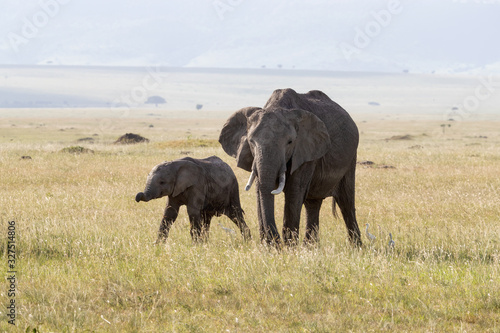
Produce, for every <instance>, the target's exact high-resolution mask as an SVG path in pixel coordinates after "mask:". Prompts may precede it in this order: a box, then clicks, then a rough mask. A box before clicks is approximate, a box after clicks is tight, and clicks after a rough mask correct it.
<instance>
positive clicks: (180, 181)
mask: <svg viewBox="0 0 500 333" xmlns="http://www.w3.org/2000/svg"><path fill="white" fill-rule="evenodd" d="M200 169H201V167H200V166H198V165H196V164H195V163H193V162H191V161H188V160H178V161H174V162H163V163H160V164H158V165H157V166H155V167H154V168H153V170H151V172H150V173H149V175H148V179H147V182H146V188H145V190H144V192H139V193H137V195H136V197H135V201H137V202H139V201H145V202H147V201H149V200H152V199H158V198H161V197H164V196H172V197H176V196H178V195H179V194H181V193H182V192H184V191H185V190H186V189H188V188H189V187H191V186H193V185H195V184H196V183H197V181H198V176H197V175H199V174H201V170H200Z"/></svg>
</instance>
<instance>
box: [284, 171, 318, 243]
mask: <svg viewBox="0 0 500 333" xmlns="http://www.w3.org/2000/svg"><path fill="white" fill-rule="evenodd" d="M314 166H315V163H311V162H310V163H304V164H303V165H302V166H301V167H300V168H299V169H297V170H296V171H295V172H294V174H293V176H290V177H289V179H288V180H287V183H286V186H285V214H284V217H283V239H284V240H285V243H286V244H287V245H297V244H298V242H299V226H300V213H301V211H302V205H303V204H304V202H305V199H306V194H307V191H308V190H309V186H310V184H311V175H312V174H313V172H314Z"/></svg>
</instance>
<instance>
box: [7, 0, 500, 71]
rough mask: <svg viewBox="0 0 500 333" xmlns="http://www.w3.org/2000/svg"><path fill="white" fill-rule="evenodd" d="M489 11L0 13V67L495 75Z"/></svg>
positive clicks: (205, 5)
mask: <svg viewBox="0 0 500 333" xmlns="http://www.w3.org/2000/svg"><path fill="white" fill-rule="evenodd" d="M498 17H500V1H472V0H470V1H468V0H440V1H432V0H420V1H405V0H401V1H396V0H382V1H381V0H370V1H367V0H352V1H341V0H336V1H332V0H313V1H305V0H300V1H299V0H287V1H264V0H252V1H245V0H210V1H206V0H189V1H181V0H169V1H164V0H146V1H141V2H139V1H132V0H108V1H105V2H102V1H97V0H88V1H69V0H43V1H40V2H39V1H33V2H19V1H15V0H6V1H3V2H2V11H1V12H0V31H1V32H2V34H1V35H2V38H1V39H0V64H11V65H33V64H46V65H91V66H95V65H106V66H145V65H153V64H154V65H163V66H173V67H212V68H268V69H280V68H281V69H312V70H337V71H338V70H341V71H379V72H413V73H432V72H439V73H443V72H445V73H463V72H466V73H481V72H488V73H491V72H496V73H500V43H498V42H497V38H495V36H494V34H495V33H498V31H500V20H498Z"/></svg>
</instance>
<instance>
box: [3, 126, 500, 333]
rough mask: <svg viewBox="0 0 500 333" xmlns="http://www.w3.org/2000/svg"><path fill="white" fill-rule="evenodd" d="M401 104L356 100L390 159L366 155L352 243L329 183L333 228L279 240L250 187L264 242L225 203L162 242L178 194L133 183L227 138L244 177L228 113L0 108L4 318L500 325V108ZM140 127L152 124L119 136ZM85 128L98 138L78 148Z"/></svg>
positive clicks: (220, 324)
mask: <svg viewBox="0 0 500 333" xmlns="http://www.w3.org/2000/svg"><path fill="white" fill-rule="evenodd" d="M390 119H391V118H387V119H386V120H381V119H375V118H374V117H362V116H355V120H356V122H357V124H358V127H359V129H360V132H361V142H360V147H359V151H358V160H359V161H364V160H370V161H373V162H374V163H375V164H373V165H358V170H357V197H356V200H357V213H358V223H359V225H360V228H361V229H362V230H363V242H364V246H363V248H361V249H356V248H353V247H351V246H350V245H349V244H348V243H347V235H346V229H345V226H344V224H343V221H342V219H337V220H335V219H333V217H332V214H331V200H330V199H328V200H326V201H325V203H324V206H323V209H322V214H321V219H320V221H321V223H320V238H321V241H320V244H319V245H318V246H314V247H304V246H298V247H296V248H291V249H285V250H284V251H281V252H277V251H276V250H273V249H269V248H266V247H265V246H262V245H261V244H260V242H259V239H258V225H257V214H256V207H255V194H254V192H253V191H250V192H244V191H241V192H240V195H241V200H242V206H243V209H244V210H245V212H246V220H247V223H248V225H249V227H250V228H251V231H252V236H253V239H252V241H250V242H249V243H245V242H243V241H242V239H241V236H240V235H238V234H237V235H236V236H232V235H231V234H228V233H226V232H225V231H224V230H223V229H222V228H220V226H219V225H218V224H219V223H220V224H221V225H223V226H224V227H228V228H232V229H235V230H236V227H235V226H234V225H233V224H232V223H231V222H230V221H229V220H228V219H227V218H225V217H221V218H214V220H213V221H212V228H211V231H210V239H209V241H208V242H207V243H205V244H193V243H192V242H191V238H190V236H189V221H188V218H187V214H186V211H185V208H183V209H182V210H181V213H180V215H179V218H178V220H177V221H176V223H175V224H174V226H173V228H172V230H171V232H170V235H169V239H168V240H167V242H166V244H165V245H161V246H155V245H153V241H154V240H155V239H156V232H157V229H158V226H159V221H160V219H161V215H162V212H163V208H164V205H165V199H160V200H154V201H151V202H149V203H136V202H135V201H134V197H135V194H136V193H137V192H139V191H142V190H143V188H144V185H145V180H146V176H147V174H148V172H149V171H150V170H151V168H152V167H153V166H154V165H156V164H157V163H159V162H161V161H164V160H171V159H176V158H180V157H183V156H185V155H186V154H189V155H190V156H193V157H199V158H201V157H206V156H210V155H218V156H219V157H221V158H222V159H224V160H225V161H227V162H228V163H229V164H230V165H231V166H232V167H233V170H234V171H235V173H236V176H237V178H238V180H239V183H240V188H241V189H242V188H243V187H244V184H245V182H246V180H247V177H248V173H247V172H245V171H242V170H239V169H237V168H236V166H235V162H234V159H233V158H231V157H229V156H227V155H226V154H225V153H224V152H223V151H222V149H221V148H220V146H219V145H218V144H217V142H216V139H217V137H218V131H219V130H220V127H221V125H222V124H223V122H224V119H200V120H181V119H177V120H173V119H160V120H158V119H147V120H141V119H115V120H108V121H106V122H103V121H101V120H94V119H50V120H47V119H10V120H9V119H4V120H2V123H1V135H0V149H1V154H0V171H1V172H0V184H1V188H0V191H1V193H0V202H1V204H0V205H1V207H2V209H1V211H0V214H1V215H0V218H1V224H0V239H1V244H0V249H1V251H2V252H1V253H2V261H3V262H2V263H0V267H1V268H0V272H2V273H1V274H2V276H6V271H7V256H6V251H5V249H6V243H7V225H8V221H11V220H14V221H16V241H17V272H18V273H17V294H16V304H17V310H18V313H17V320H16V327H15V328H13V327H12V326H11V325H9V324H8V323H7V318H6V316H5V305H6V304H7V302H8V301H9V298H8V297H7V292H6V291H7V284H6V283H4V284H3V285H4V287H2V290H0V296H1V297H0V303H1V308H2V310H0V311H1V312H2V314H1V315H0V330H1V331H15V329H17V330H18V331H22V332H24V331H26V330H27V329H28V328H30V330H33V329H34V328H36V329H38V331H40V332H50V331H53V332H61V331H63V332H64V331H66V332H77V331H78V332H80V331H96V332H108V331H111V332H126V331H140V332H162V331H176V332H222V331H230V332H236V331H238V332H269V331H273V332H285V331H286V332H331V331H338V332H346V331H356V332H368V331H384V330H388V331H389V330H390V331H396V332H402V331H408V332H410V331H411V332H419V331H422V332H424V331H425V332H429V331H431V332H432V331H434V332H444V331H464V332H465V331H467V332H474V331H475V332H498V331H500V266H499V264H500V223H499V216H500V200H499V197H500V193H499V188H500V153H499V151H500V133H499V132H498V128H500V122H498V121H488V122H486V121H485V122H473V121H469V122H454V123H453V122H452V123H450V124H451V127H446V128H445V133H444V134H443V129H442V127H440V125H441V123H442V122H440V121H433V120H425V119H420V120H415V119H413V120H410V119H408V120H397V119H395V120H390ZM150 124H153V125H154V127H150V126H149V125H150ZM125 132H133V133H138V134H141V135H143V136H145V137H147V138H149V139H150V140H151V141H150V143H148V144H138V145H126V146H122V145H119V146H118V145H113V144H112V143H113V141H114V140H116V139H117V138H118V137H119V136H120V135H122V134H124V133H125ZM95 134H97V135H95ZM406 135H409V136H410V137H406V139H407V140H402V139H401V137H403V138H404V137H405V136H406ZM398 136H399V139H398ZM84 137H93V138H94V139H95V140H94V143H89V142H85V141H84V142H78V141H77V140H78V139H79V138H84ZM389 138H393V139H392V140H386V139H389ZM71 146H83V147H85V148H89V149H91V150H93V151H94V152H93V153H84V154H71V153H68V152H63V151H62V149H63V148H65V147H71ZM24 155H29V156H31V158H32V159H21V156H24ZM384 166H393V167H394V168H387V167H384ZM282 203H283V195H280V196H278V197H277V211H276V217H277V223H278V224H279V227H280V226H281V218H282ZM365 223H369V224H370V232H371V233H372V234H374V235H375V236H376V237H377V238H376V240H375V241H373V242H372V243H370V242H369V241H368V239H367V238H366V236H365V233H364V229H365ZM304 225H305V223H304V220H302V224H301V237H303V230H304V229H303V228H304ZM389 232H391V233H392V234H393V236H394V240H395V242H396V245H395V247H394V249H393V250H392V249H390V248H388V246H387V243H388V240H389V239H388V233H389Z"/></svg>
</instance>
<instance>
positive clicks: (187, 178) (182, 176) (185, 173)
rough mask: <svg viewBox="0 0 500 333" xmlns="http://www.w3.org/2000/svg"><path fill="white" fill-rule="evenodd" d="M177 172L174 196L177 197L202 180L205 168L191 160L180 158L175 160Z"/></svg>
mask: <svg viewBox="0 0 500 333" xmlns="http://www.w3.org/2000/svg"><path fill="white" fill-rule="evenodd" d="M175 163H176V164H177V165H176V167H177V173H176V177H175V185H174V191H173V193H172V197H176V196H178V195H179V194H181V193H182V192H184V191H186V190H187V189H188V188H190V187H191V186H193V185H195V184H197V183H199V182H200V177H202V175H203V168H202V167H200V166H199V165H197V164H196V163H194V162H192V161H190V160H179V161H176V162H175Z"/></svg>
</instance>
